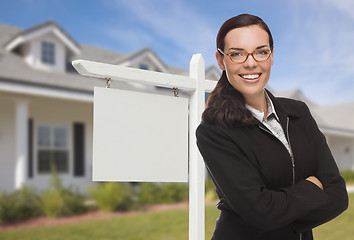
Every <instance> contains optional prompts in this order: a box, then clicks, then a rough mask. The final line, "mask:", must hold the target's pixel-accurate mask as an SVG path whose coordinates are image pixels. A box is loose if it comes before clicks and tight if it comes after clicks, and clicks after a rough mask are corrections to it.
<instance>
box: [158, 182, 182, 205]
mask: <svg viewBox="0 0 354 240" xmlns="http://www.w3.org/2000/svg"><path fill="white" fill-rule="evenodd" d="M187 199H188V185H187V184H184V183H162V184H161V192H160V201H161V202H162V203H176V202H181V201H184V200H187Z"/></svg>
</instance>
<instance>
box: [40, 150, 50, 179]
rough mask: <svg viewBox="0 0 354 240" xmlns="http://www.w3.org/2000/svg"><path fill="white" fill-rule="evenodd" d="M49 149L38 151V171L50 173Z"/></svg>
mask: <svg viewBox="0 0 354 240" xmlns="http://www.w3.org/2000/svg"><path fill="white" fill-rule="evenodd" d="M50 163H51V151H49V150H40V151H38V172H39V173H50V170H51V169H50V165H51V164H50Z"/></svg>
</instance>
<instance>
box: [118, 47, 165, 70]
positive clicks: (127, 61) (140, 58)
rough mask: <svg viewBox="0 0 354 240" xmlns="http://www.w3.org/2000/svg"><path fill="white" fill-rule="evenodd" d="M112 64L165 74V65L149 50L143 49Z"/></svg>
mask: <svg viewBox="0 0 354 240" xmlns="http://www.w3.org/2000/svg"><path fill="white" fill-rule="evenodd" d="M114 64H117V65H120V66H125V67H133V68H139V69H144V70H150V71H156V72H167V68H166V66H165V64H164V63H163V62H162V61H161V60H160V58H159V57H158V56H157V55H156V54H155V53H154V52H153V51H152V50H151V49H150V48H143V49H141V50H139V51H137V52H135V53H133V54H131V55H129V56H127V57H126V58H123V59H120V60H118V61H116V62H115V63H114Z"/></svg>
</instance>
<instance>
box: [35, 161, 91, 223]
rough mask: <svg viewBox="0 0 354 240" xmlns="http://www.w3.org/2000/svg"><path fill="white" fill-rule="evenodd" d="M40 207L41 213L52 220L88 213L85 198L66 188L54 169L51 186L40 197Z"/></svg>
mask: <svg viewBox="0 0 354 240" xmlns="http://www.w3.org/2000/svg"><path fill="white" fill-rule="evenodd" d="M38 205H39V208H40V209H41V211H42V212H43V213H44V214H45V215H46V216H48V217H51V218H55V217H59V216H64V215H73V214H79V213H83V212H86V211H87V208H86V206H85V205H84V199H83V196H82V195H81V194H80V193H79V192H78V191H75V192H74V191H72V189H71V188H64V187H63V186H62V183H61V180H60V178H59V176H58V174H57V172H56V170H55V168H54V167H53V168H52V177H51V182H50V186H49V188H48V189H47V190H45V191H44V192H42V194H41V195H40V197H39V201H38Z"/></svg>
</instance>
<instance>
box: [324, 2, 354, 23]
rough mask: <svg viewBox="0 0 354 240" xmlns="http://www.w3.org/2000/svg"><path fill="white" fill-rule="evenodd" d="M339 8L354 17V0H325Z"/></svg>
mask: <svg viewBox="0 0 354 240" xmlns="http://www.w3.org/2000/svg"><path fill="white" fill-rule="evenodd" d="M323 1H324V2H325V3H327V4H330V5H331V6H333V7H335V8H336V9H337V10H339V11H341V12H342V13H344V14H346V15H347V16H349V17H351V18H352V19H354V1H353V0H323Z"/></svg>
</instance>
